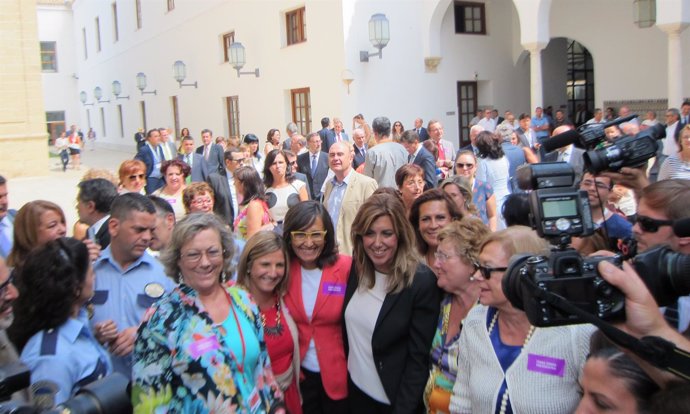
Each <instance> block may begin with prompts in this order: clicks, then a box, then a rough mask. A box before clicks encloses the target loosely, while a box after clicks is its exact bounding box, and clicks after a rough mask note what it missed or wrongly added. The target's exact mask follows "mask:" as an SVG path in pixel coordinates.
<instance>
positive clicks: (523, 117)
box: [515, 114, 537, 148]
mask: <svg viewBox="0 0 690 414" xmlns="http://www.w3.org/2000/svg"><path fill="white" fill-rule="evenodd" d="M518 122H519V123H520V127H519V128H518V129H516V130H515V133H516V134H517V137H518V142H519V143H520V146H521V147H527V148H534V144H536V143H537V137H536V136H535V134H534V131H532V128H531V125H532V117H530V116H529V114H520V118H519V119H518Z"/></svg>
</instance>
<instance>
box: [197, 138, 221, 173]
mask: <svg viewBox="0 0 690 414" xmlns="http://www.w3.org/2000/svg"><path fill="white" fill-rule="evenodd" d="M196 153H197V154H201V156H202V157H203V155H204V146H203V145H200V146H198V147H197V148H196ZM206 164H207V166H208V172H209V173H212V172H218V173H220V174H223V171H225V161H223V147H221V146H220V144H211V150H210V151H209V153H208V160H206Z"/></svg>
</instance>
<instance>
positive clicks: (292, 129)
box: [283, 122, 299, 152]
mask: <svg viewBox="0 0 690 414" xmlns="http://www.w3.org/2000/svg"><path fill="white" fill-rule="evenodd" d="M298 131H299V128H297V124H295V123H294V122H290V123H288V124H287V126H285V133H286V134H287V136H288V137H287V138H286V139H285V141H284V142H283V149H284V150H289V149H290V146H291V145H292V137H293V136H294V135H295V134H297V132H298ZM293 152H294V150H293Z"/></svg>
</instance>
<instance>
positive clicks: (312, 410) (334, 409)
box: [299, 368, 348, 414]
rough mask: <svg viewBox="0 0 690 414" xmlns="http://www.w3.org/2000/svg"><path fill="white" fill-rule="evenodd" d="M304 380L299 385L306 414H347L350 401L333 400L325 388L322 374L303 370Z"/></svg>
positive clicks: (303, 410) (303, 409)
mask: <svg viewBox="0 0 690 414" xmlns="http://www.w3.org/2000/svg"><path fill="white" fill-rule="evenodd" d="M302 373H303V374H304V379H303V380H302V381H301V382H300V384H299V389H300V391H301V392H302V412H303V413H304V414H347V413H348V408H347V407H348V400H347V398H345V399H342V400H333V399H331V398H330V397H329V396H328V394H326V390H325V389H324V388H323V382H322V381H321V374H320V373H318V372H312V371H309V370H306V369H304V368H302Z"/></svg>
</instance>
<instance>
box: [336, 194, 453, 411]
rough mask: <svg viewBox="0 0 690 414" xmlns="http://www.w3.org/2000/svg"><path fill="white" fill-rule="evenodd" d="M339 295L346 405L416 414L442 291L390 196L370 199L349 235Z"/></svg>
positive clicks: (399, 206) (402, 212) (399, 207)
mask: <svg viewBox="0 0 690 414" xmlns="http://www.w3.org/2000/svg"><path fill="white" fill-rule="evenodd" d="M351 236H352V242H353V260H352V261H353V263H354V265H353V267H352V270H351V271H350V277H349V279H348V282H347V290H346V293H345V303H344V307H345V308H344V309H345V312H344V318H345V327H346V334H347V338H346V342H345V343H346V345H347V347H348V348H347V351H348V352H347V368H348V373H349V375H350V380H349V387H348V388H349V390H348V392H349V395H348V401H349V404H350V412H351V413H353V414H355V413H421V412H423V411H424V404H423V402H422V401H423V399H422V396H423V394H424V387H425V385H426V383H427V380H428V378H429V362H430V356H429V350H430V349H431V343H432V340H433V337H434V332H435V331H436V323H437V321H438V315H439V310H440V301H441V292H440V290H439V288H438V287H437V286H436V277H435V276H434V273H433V272H432V271H431V269H429V268H428V267H427V266H425V265H424V264H421V263H420V260H419V256H418V255H417V253H416V251H415V246H414V231H413V230H412V226H411V225H410V222H409V221H408V220H407V219H406V217H405V210H404V208H403V205H402V203H401V202H400V201H398V199H396V198H395V196H391V195H388V194H379V195H372V196H371V197H369V199H368V200H367V201H366V202H365V203H364V204H362V206H361V207H360V209H359V212H358V213H357V216H356V217H355V220H354V224H353V226H352V230H351Z"/></svg>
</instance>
